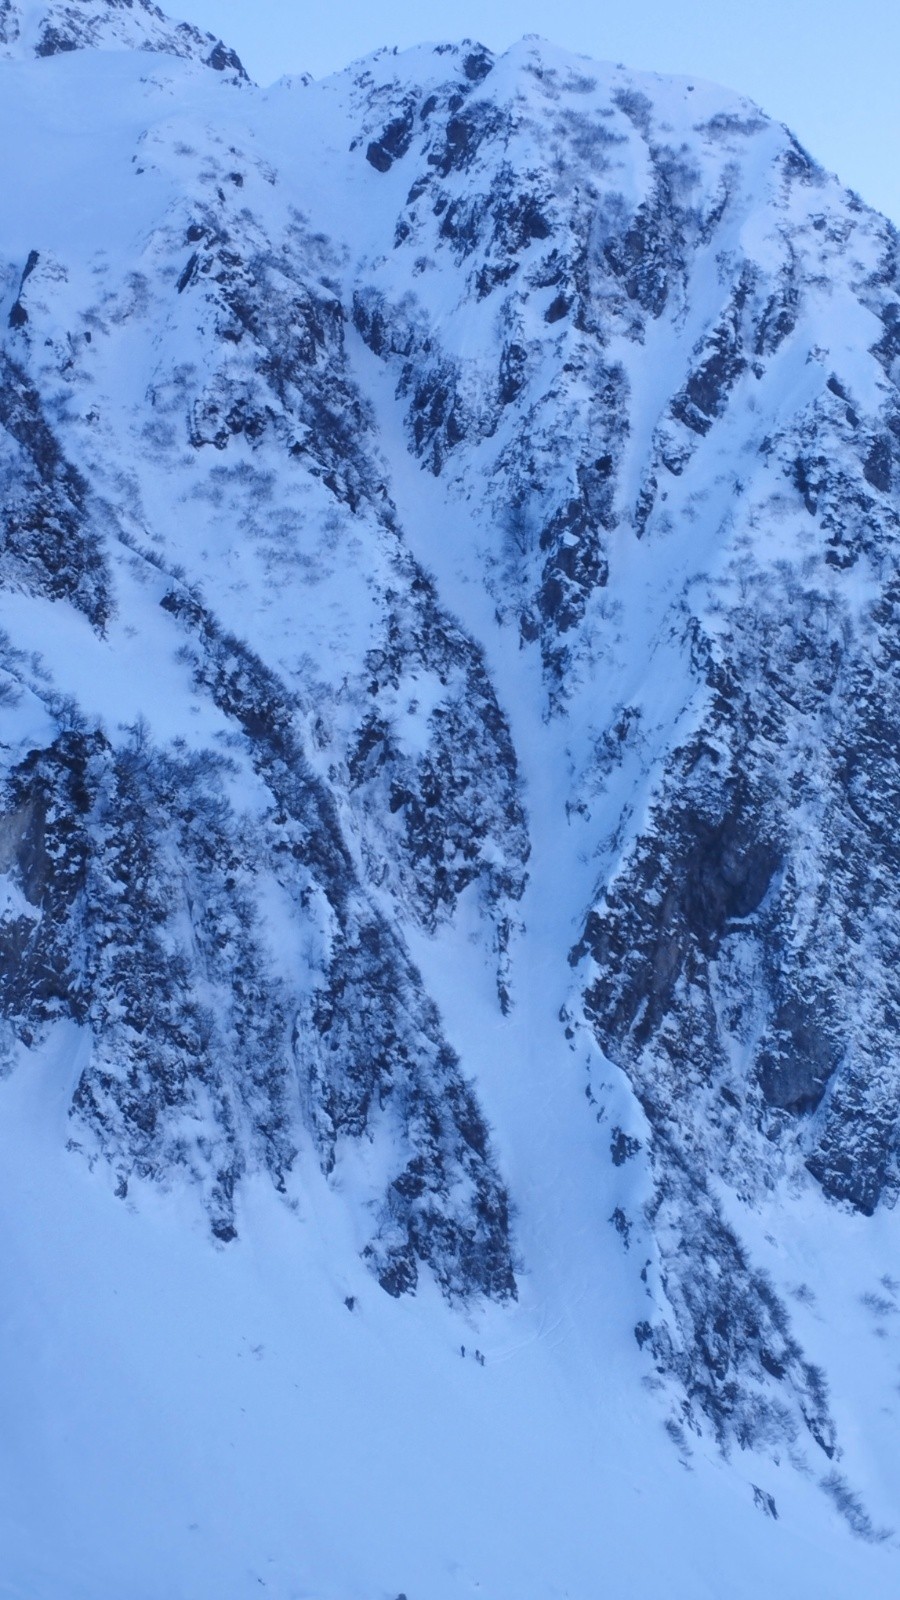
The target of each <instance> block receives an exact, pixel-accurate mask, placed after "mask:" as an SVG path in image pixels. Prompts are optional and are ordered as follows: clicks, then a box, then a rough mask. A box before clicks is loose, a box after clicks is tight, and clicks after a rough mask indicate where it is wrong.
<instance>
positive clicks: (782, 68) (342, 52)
mask: <svg viewBox="0 0 900 1600" xmlns="http://www.w3.org/2000/svg"><path fill="white" fill-rule="evenodd" d="M163 4H164V7H166V8H167V9H170V10H171V11H172V13H173V14H175V15H178V14H182V15H184V16H186V17H187V18H188V19H189V20H190V21H192V22H196V23H199V24H201V25H202V26H203V27H206V28H209V29H211V30H213V31H215V32H217V33H220V34H221V35H222V36H223V37H224V38H226V39H227V40H228V42H229V43H231V44H233V45H234V47H235V48H236V49H237V50H238V51H239V53H240V54H241V56H242V57H243V59H244V61H245V63H246V65H247V68H248V70H249V71H250V73H251V75H252V76H253V77H255V78H257V79H258V80H259V81H261V82H269V81H271V80H273V79H274V78H277V77H279V76H281V74H282V73H284V72H300V71H307V72H312V73H313V75H314V76H315V77H321V76H323V75H325V74H326V73H328V72H333V71H337V70H338V69H339V68H341V67H342V66H346V65H347V63H348V62H349V61H352V60H354V59H355V58H356V57H358V56H360V55H365V54H367V53H368V52H369V51H371V50H374V49H377V48H378V47H379V45H382V44H389V45H394V44H397V45H401V46H402V45H410V44H418V43H420V42H422V40H425V39H435V40H437V39H459V38H462V37H465V36H469V37H472V38H477V39H480V40H482V41H483V42H484V43H485V44H487V45H489V46H490V47H491V48H492V49H495V50H498V49H499V50H502V49H504V48H505V47H506V46H507V45H509V44H511V43H512V42H513V41H514V40H516V39H518V38H521V36H522V34H523V33H540V34H543V35H544V36H545V37H546V38H548V39H552V40H553V41H554V43H556V44H560V45H563V46H566V47H567V48H569V49H573V50H578V51H583V52H584V53H585V54H587V55H591V56H593V57H595V58H596V59H598V60H612V61H621V62H624V63H625V64H626V65H627V66H630V67H638V68H646V69H649V70H651V71H657V72H685V73H690V74H692V75H695V76H697V77H704V78H711V79H712V80H713V81H715V82H718V83H722V84H725V85H727V87H729V88H731V89H737V90H739V91H740V92H741V93H744V94H748V95H750V96H751V97H752V98H753V99H754V100H756V101H758V103H759V104H760V105H761V106H762V107H763V109H764V110H765V111H767V112H768V113H769V114H770V115H772V116H775V117H777V118H779V120H780V121H782V122H786V123H788V125H789V126H790V127H791V128H792V130H793V131H794V133H796V134H797V136H798V138H799V139H800V141H801V143H803V144H805V145H806V147H807V149H808V150H809V151H810V152H811V154H812V155H814V156H815V157H816V159H817V160H819V161H821V162H822V163H823V165H825V166H827V167H830V168H831V169H832V170H833V171H836V172H838V173H839V175H840V176H841V178H843V180H844V182H845V183H847V184H849V185H850V187H851V188H854V189H857V190H858V191H859V193H860V194H861V195H862V197H863V199H864V200H866V201H868V202H869V204H871V205H875V206H877V207H878V208H879V209H880V210H882V211H886V212H887V214H888V215H889V216H891V217H892V218H893V219H894V221H896V222H898V223H900V4H898V3H897V0H855V3H853V4H851V3H850V0H714V3H713V4H708V3H707V4H702V5H701V4H700V3H699V0H668V3H667V0H618V3H617V4H615V5H609V4H603V3H602V0H601V3H598V4H593V5H591V4H587V3H586V0H481V3H477V0H431V4H430V5H428V6H427V7H424V6H422V5H416V4H412V3H411V0H380V3H379V4H377V5H372V4H364V3H362V0H332V4H330V5H321V4H320V5H316V6H311V5H308V4H303V3H302V0H301V3H300V4H298V3H297V0H169V3H168V4H167V0H163Z"/></svg>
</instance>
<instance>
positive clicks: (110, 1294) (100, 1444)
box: [0, 1029, 897, 1600]
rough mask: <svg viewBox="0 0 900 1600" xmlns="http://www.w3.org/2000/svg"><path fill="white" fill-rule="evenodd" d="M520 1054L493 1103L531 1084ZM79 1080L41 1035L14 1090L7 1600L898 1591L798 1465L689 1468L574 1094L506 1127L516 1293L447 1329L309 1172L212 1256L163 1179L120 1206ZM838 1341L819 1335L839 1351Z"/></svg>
mask: <svg viewBox="0 0 900 1600" xmlns="http://www.w3.org/2000/svg"><path fill="white" fill-rule="evenodd" d="M547 1031H548V1032H549V1029H548V1030H547ZM535 1046H536V1049H535V1055H536V1057H537V1059H536V1060H528V1059H527V1055H528V1054H530V1052H528V1053H527V1054H526V1059H525V1060H524V1061H523V1062H522V1066H521V1081H520V1084H519V1095H518V1096H515V1095H513V1094H512V1093H510V1091H507V1094H506V1099H507V1100H508V1101H509V1100H512V1099H515V1098H518V1099H519V1100H520V1104H521V1102H522V1101H523V1100H525V1099H526V1097H527V1093H528V1087H529V1081H530V1082H531V1085H532V1087H533V1085H534V1081H535V1078H537V1080H538V1081H539V1082H540V1083H541V1084H544V1083H546V1077H545V1073H546V1065H547V1063H546V1062H545V1061H544V1060H543V1059H542V1056H541V1052H540V1049H539V1047H538V1041H535ZM73 1063H74V1066H75V1070H77V1063H78V1053H77V1043H76V1042H75V1041H73V1040H72V1039H71V1038H64V1037H59V1038H54V1040H53V1041H52V1044H51V1045H50V1046H49V1047H48V1050H47V1053H46V1058H45V1060H44V1061H43V1062H42V1063H41V1065H40V1068H39V1069H38V1070H35V1065H34V1064H32V1066H31V1070H30V1074H29V1075H28V1076H26V1075H25V1074H22V1073H19V1074H15V1075H14V1076H13V1077H11V1078H9V1079H8V1080H7V1081H5V1082H4V1083H3V1084H2V1086H0V1107H2V1112H3V1116H2V1129H3V1133H2V1142H3V1152H2V1153H3V1172H4V1180H3V1201H2V1207H3V1209H2V1238H3V1275H4V1281H5V1282H6V1283H7V1284H8V1285H10V1287H11V1288H12V1287H13V1286H14V1289H15V1294H14V1298H13V1299H11V1300H10V1301H9V1302H8V1304H7V1306H6V1309H5V1311H4V1317H3V1325H2V1327H3V1334H2V1349H3V1372H4V1382H3V1409H2V1423H3V1439H4V1448H3V1478H2V1480H0V1481H2V1485H3V1507H4V1510H3V1519H4V1520H3V1538H2V1548H3V1552H4V1555H3V1574H4V1575H3V1588H4V1590H5V1592H6V1593H8V1594H9V1595H10V1596H11V1597H15V1600H20V1597H21V1600H61V1597H63V1596H65V1597H66V1600H99V1597H101V1596H103V1597H106V1596H110V1597H112V1596H114V1595H118V1594H121V1593H123V1592H125V1593H127V1594H128V1595H129V1596H130V1597H133V1600H161V1597H162V1596H167V1597H169V1596H172V1597H175V1596H178V1597H179V1600H180V1597H182V1596H183V1597H184V1600H206V1597H207V1596H209V1597H217V1600H245V1597H248V1596H250V1595H252V1594H253V1592H254V1588H255V1587H258V1586H261V1585H263V1584H264V1585H265V1588H266V1592H267V1593H269V1594H273V1595H275V1596H277V1597H278V1600H301V1597H302V1600H313V1597H315V1600H357V1597H359V1600H369V1597H370V1596H372V1595H375V1596H378V1597H379V1600H381V1597H384V1600H388V1597H390V1600H394V1596H395V1595H397V1594H399V1593H401V1592H402V1593H406V1594H408V1595H409V1596H415V1595H417V1594H422V1595H427V1596H430V1597H433V1600H457V1597H458V1596H469V1595H473V1596H478V1595H484V1596H490V1597H496V1600H501V1597H502V1600H506V1597H509V1600H514V1597H517V1596H534V1597H535V1600H538V1597H543V1596H546V1597H547V1600H556V1597H564V1596H566V1597H569V1600H589V1597H591V1596H594V1595H597V1594H603V1593H611V1594H615V1595H622V1596H624V1595H628V1596H629V1597H632V1596H633V1597H634V1600H657V1597H658V1596H659V1595H660V1594H661V1593H666V1594H669V1595H673V1596H679V1595H684V1596H685V1597H688V1596H689V1597H691V1600H701V1597H707V1596H708V1597H709V1600H719V1597H721V1596H723V1595H728V1596H729V1597H733V1600H745V1597H746V1600H753V1597H755V1596H758V1595H759V1594H760V1593H761V1592H765V1591H766V1590H767V1589H769V1590H773V1591H774V1592H775V1593H778V1592H785V1593H790V1594H791V1595H794V1596H798V1597H801V1600H807V1597H808V1600H846V1597H847V1596H848V1595H850V1594H851V1593H854V1592H856V1589H857V1586H862V1587H863V1588H864V1589H865V1592H866V1593H867V1594H871V1595H878V1596H881V1595H884V1596H885V1597H888V1596H890V1595H891V1594H892V1593H893V1586H894V1584H895V1581H896V1563H897V1555H896V1551H895V1550H894V1548H893V1545H892V1544H891V1546H889V1547H887V1548H882V1547H875V1548H872V1547H871V1546H868V1545H864V1544H861V1543H859V1542H858V1541H851V1540H849V1539H848V1537H847V1534H846V1530H845V1528H844V1525H843V1523H842V1522H841V1521H840V1520H839V1519H838V1518H837V1517H836V1516H834V1515H831V1514H829V1510H828V1505H827V1502H826V1501H825V1500H824V1499H823V1497H822V1495H821V1493H820V1492H819V1491H818V1490H817V1489H816V1488H815V1486H814V1485H813V1484H809V1485H808V1484H806V1483H804V1482H803V1480H802V1479H801V1478H799V1477H798V1475H797V1474H796V1473H795V1472H794V1471H793V1469H792V1468H791V1467H790V1466H789V1465H787V1464H785V1465H784V1466H783V1467H782V1468H775V1467H774V1466H773V1464H772V1463H771V1462H767V1461H757V1460H754V1459H753V1458H752V1456H746V1455H742V1456H739V1457H738V1458H737V1459H736V1460H734V1461H733V1462H731V1463H726V1462H724V1461H722V1460H721V1458H720V1457H719V1455H718V1453H717V1451H716V1450H715V1447H714V1446H711V1445H710V1446H704V1444H703V1443H702V1442H698V1444H697V1447H696V1449H695V1450H694V1452H693V1454H692V1457H691V1460H690V1462H689V1463H688V1464H686V1465H681V1464H679V1462H678V1459H677V1457H676V1455H675V1453H674V1452H673V1450H672V1445H671V1442H670V1440H669V1438H668V1436H667V1435H666V1434H665V1432H664V1430H663V1427H662V1422H661V1419H660V1417H659V1416H658V1415H656V1414H655V1407H654V1404H653V1397H652V1395H650V1396H648V1395H647V1394H646V1393H645V1392H644V1391H643V1390H642V1388H641V1382H640V1377H641V1371H640V1362H639V1359H638V1352H637V1347H636V1346H635V1345H634V1341H633V1339H632V1338H631V1335H630V1321H631V1318H632V1317H633V1313H634V1309H635V1308H634V1304H633V1300H634V1288H633V1284H631V1283H630V1282H629V1279H628V1276H627V1275H626V1274H625V1273H624V1272H623V1271H622V1270H621V1267H620V1265H619V1262H618V1260H617V1256H616V1252H615V1251H614V1249H613V1247H612V1238H613V1237H614V1236H611V1237H610V1238H609V1241H608V1238H607V1236H608V1235H609V1234H610V1230H609V1229H608V1228H607V1226H606V1219H605V1216H604V1206H608V1205H609V1203H610V1198H611V1197H610V1196H608V1195H604V1194H603V1190H602V1174H601V1175H600V1181H598V1182H595V1183H593V1184H591V1183H589V1182H583V1183H582V1184H581V1185H580V1186H579V1185H576V1184H573V1182H572V1172H573V1170H574V1169H576V1168H577V1167H578V1166H580V1167H581V1170H582V1171H585V1172H587V1173H588V1174H591V1172H592V1165H593V1168H594V1172H596V1163H595V1162H594V1163H592V1152H591V1150H590V1149H585V1148H584V1145H585V1144H586V1143H587V1141H585V1140H584V1138H583V1137H582V1138H581V1140H580V1141H579V1134H578V1127H579V1123H580V1121H581V1120H583V1119H581V1118H580V1116H579V1112H580V1106H579V1104H578V1097H577V1096H576V1095H575V1094H570V1093H567V1092H566V1090H565V1089H561V1090H559V1091H558V1092H557V1093H556V1094H553V1092H552V1090H550V1091H547V1090H545V1091H544V1093H545V1096H546V1098H545V1099H544V1101H543V1103H542V1105H541V1116H540V1119H538V1120H539V1123H540V1127H539V1128H537V1129H535V1127H534V1121H535V1119H534V1118H533V1117H528V1116H527V1115H524V1114H523V1113H522V1111H520V1113H519V1117H518V1119H517V1121H516V1124H515V1126H516V1133H519V1132H520V1131H521V1124H522V1123H525V1124H526V1137H525V1139H523V1141H522V1142H523V1144H524V1145H525V1148H524V1150H523V1149H522V1148H521V1146H520V1145H518V1141H517V1140H515V1139H514V1140H512V1141H511V1149H512V1148H514V1147H518V1157H519V1164H520V1166H521V1169H522V1170H521V1171H519V1170H518V1166H517V1170H516V1171H514V1172H513V1174H512V1177H513V1181H515V1180H516V1179H517V1178H518V1179H519V1180H520V1181H519V1185H518V1188H517V1192H518V1193H519V1194H520V1195H521V1196H522V1211H521V1216H520V1236H521V1240H522V1245H523V1250H527V1251H528V1252H529V1253H530V1259H531V1261H532V1262H533V1267H532V1269H531V1270H530V1271H528V1272H527V1273H525V1274H524V1275H523V1277H522V1279H521V1300H520V1304H519V1305H518V1306H517V1307H514V1308H512V1309H506V1310H503V1311H498V1310H490V1309H488V1310H484V1309H480V1310H473V1311H471V1312H470V1313H468V1314H454V1313H452V1312H450V1311H448V1308H447V1306H446V1304H445V1303H444V1302H443V1301H442V1300H441V1297H440V1296H439V1294H438V1293H437V1291H436V1290H434V1289H432V1288H431V1287H430V1286H428V1285H423V1288H422V1290H421V1291H420V1293H419V1294H418V1295H417V1297H416V1299H415V1300H413V1301H406V1302H400V1303H398V1302H396V1301H394V1300H391V1299H389V1297H388V1296H386V1295H385V1294H383V1293H382V1291H381V1290H380V1289H379V1288H378V1286H377V1284H375V1283H374V1282H373V1280H372V1278H371V1275H370V1274H369V1273H368V1272H366V1270H365V1269H364V1268H363V1267H362V1265H361V1264H359V1263H358V1262H357V1259H356V1258H357V1250H358V1247H359V1242H360V1241H359V1240H358V1239H357V1238H356V1237H354V1230H353V1227H352V1199H353V1196H352V1194H347V1193H346V1192H345V1191H344V1190H343V1187H342V1185H341V1184H340V1182H339V1183H338V1184H337V1186H335V1187H331V1186H329V1185H327V1184H326V1183H325V1182H324V1181H322V1180H319V1179H317V1177H316V1176H315V1165H314V1162H312V1161H307V1162H306V1163H304V1165H303V1169H302V1170H303V1171H304V1173H305V1175H306V1179H307V1181H306V1182H305V1183H298V1184H297V1187H296V1192H295V1193H294V1194H293V1195H292V1204H296V1214H294V1213H292V1211H291V1210H288V1209H286V1208H285V1206H284V1204H283V1203H282V1202H280V1201H279V1200H278V1199H277V1198H276V1197H274V1196H273V1195H272V1193H271V1191H270V1189H269V1188H268V1186H266V1185H262V1184H260V1185H259V1186H256V1185H254V1186H251V1188H250V1189H249V1191H248V1193H247V1194H246V1197H245V1203H244V1206H243V1208H242V1216H241V1238H240V1240H239V1241H237V1242H236V1243H235V1244H234V1245H233V1246H232V1247H230V1248H229V1249H227V1250H222V1251H212V1250H210V1248H209V1243H208V1239H207V1237H206V1235H205V1232H204V1231H203V1230H202V1229H201V1228H200V1227H199V1226H198V1223H197V1219H196V1216H195V1215H194V1214H193V1212H192V1209H191V1208H190V1207H189V1206H179V1205H178V1203H177V1201H174V1200H171V1199H167V1198H164V1197H160V1196H159V1195H158V1194H154V1193H153V1191H152V1190H151V1189H150V1188H149V1187H148V1188H147V1189H145V1190H142V1192H141V1195H140V1199H139V1202H138V1203H137V1204H136V1205H135V1206H127V1205H126V1206H123V1205H121V1204H120V1203H118V1202H117V1201H116V1200H115V1199H114V1198H113V1197H112V1196H111V1194H110V1192H109V1190H108V1187H107V1186H106V1185H105V1184H103V1183H102V1182H99V1181H97V1180H96V1179H95V1178H92V1177H91V1175H90V1174H88V1173H86V1172H85V1170H84V1168H83V1167H82V1166H81V1165H80V1164H79V1163H78V1162H77V1161H73V1160H72V1159H71V1157H68V1156H66V1154H65V1153H64V1149H63V1139H64V1135H65V1111H66V1106H67V1091H70V1090H71V1087H72V1081H71V1074H72V1071H73ZM559 1066H560V1068H562V1069H565V1067H566V1063H563V1062H560V1063H559ZM66 1074H68V1080H67V1078H66ZM560 1101H562V1102H563V1104H560V1103H559V1102H560ZM566 1102H568V1103H566ZM548 1125H550V1126H552V1127H553V1128H554V1130H555V1135H554V1136H552V1137H550V1138H548V1137H547V1134H546V1129H547V1127H548ZM541 1128H543V1130H544V1133H543V1136H542V1135H541ZM566 1134H569V1135H570V1136H571V1137H570V1140H569V1141H568V1142H565V1143H564V1140H565V1137H566ZM548 1145H549V1146H550V1148H548ZM561 1145H562V1149H561V1148H560V1146H561ZM534 1146H537V1148H536V1149H535V1148H534ZM529 1147H531V1148H529ZM506 1153H507V1152H506V1151H504V1154H506ZM510 1153H511V1151H510ZM554 1157H555V1158H556V1159H557V1160H560V1165H559V1166H558V1167H554V1165H553V1160H554ZM579 1187H580V1189H581V1191H582V1192H573V1191H577V1189H578V1188H579ZM585 1190H587V1191H588V1192H587V1193H585V1192H583V1191H585ZM858 1244H859V1241H858V1240H848V1242H847V1255H846V1256H845V1257H844V1259H845V1260H847V1259H850V1258H851V1253H852V1257H854V1258H855V1257H856V1251H857V1248H858ZM794 1248H795V1250H798V1251H799V1249H800V1246H799V1244H797V1245H795V1246H794ZM825 1253H826V1255H827V1252H825ZM842 1254H843V1252H842ZM804 1258H805V1259H804V1269H803V1270H804V1271H805V1272H806V1273H807V1274H808V1275H809V1276H810V1277H813V1278H814V1277H815V1268H816V1266H817V1265H819V1263H817V1261H816V1260H815V1258H814V1257H813V1252H812V1249H811V1248H810V1247H809V1246H807V1250H806V1251H805V1252H804ZM811 1258H812V1259H811ZM858 1281H859V1282H864V1281H866V1279H865V1274H864V1273H863V1272H862V1271H860V1272H859V1278H858ZM842 1289H843V1293H844V1295H845V1296H846V1298H847V1299H848V1300H849V1299H850V1295H849V1294H848V1292H847V1291H848V1285H847V1283H846V1282H844V1283H843V1285H842ZM350 1298H352V1299H353V1300H354V1305H353V1309H352V1310H349V1309H348V1307H347V1304H346V1301H347V1300H348V1299H350ZM849 1320H850V1319H849V1318H848V1322H849ZM829 1331H830V1336H831V1340H832V1341H833V1344H834V1347H835V1348H836V1349H839V1348H840V1347H841V1345H842V1344H843V1343H844V1341H845V1340H846V1339H847V1338H848V1337H849V1338H851V1339H852V1337H853V1334H854V1330H853V1327H852V1324H851V1325H850V1326H845V1327H838V1328H834V1327H832V1328H831V1329H830V1330H829ZM462 1345H465V1349H466V1356H465V1358H463V1357H462V1356H461V1354H460V1347H461V1346H462ZM632 1346H633V1348H632ZM476 1350H480V1351H481V1352H482V1354H483V1355H484V1358H485V1359H484V1365H483V1366H482V1365H481V1364H480V1363H479V1362H478V1361H477V1360H476V1358H475V1351H476ZM889 1465H893V1467H894V1470H896V1457H894V1460H893V1463H889ZM876 1477H877V1475H876V1473H874V1472H873V1479H876ZM754 1484H757V1486H758V1487H760V1488H762V1489H763V1490H764V1491H765V1492H766V1493H771V1494H772V1495H774V1497H775V1502H776V1505H777V1508H778V1512H779V1520H778V1521H777V1522H775V1521H772V1520H770V1519H769V1518H764V1517H763V1516H761V1515H760V1512H759V1511H758V1510H756V1509H755V1508H754V1504H753V1486H754Z"/></svg>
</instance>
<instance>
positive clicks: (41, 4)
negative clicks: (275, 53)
mask: <svg viewBox="0 0 900 1600" xmlns="http://www.w3.org/2000/svg"><path fill="white" fill-rule="evenodd" d="M70 50H151V51H157V52H159V53H160V54H163V55H171V56H181V57H184V58H186V59H191V60H197V61H202V62H203V63H204V64H205V65H206V66H209V67H213V68H215V70H216V71H219V72H226V71H227V72H230V73H233V74H234V75H235V76H236V77H237V78H243V79H246V77H247V74H246V72H245V71H244V68H243V66H242V65H241V62H240V60H239V59H238V57H237V55H236V54H235V52H234V51H233V50H231V49H229V48H228V47H227V46H226V45H224V44H223V43H222V40H221V39H217V38H216V37H215V36H214V35H213V34H211V33H202V32H201V31H200V29H198V28H195V27H193V25H192V24H191V23H189V22H173V21H172V20H171V18H169V17H167V16H166V14H165V13H164V12H163V11H161V10H160V8H159V6H156V5H153V4H152V0H0V56H6V57H9V58H11V59H22V58H27V57H30V56H55V55H60V54H62V53H63V52H65V51H70Z"/></svg>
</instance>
